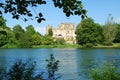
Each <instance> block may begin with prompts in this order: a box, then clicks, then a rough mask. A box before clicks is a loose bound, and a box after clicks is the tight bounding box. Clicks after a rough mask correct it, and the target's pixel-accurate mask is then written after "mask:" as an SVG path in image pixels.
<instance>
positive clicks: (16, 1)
mask: <svg viewBox="0 0 120 80" xmlns="http://www.w3.org/2000/svg"><path fill="white" fill-rule="evenodd" d="M52 1H53V4H54V6H55V7H58V8H62V9H63V12H64V13H65V14H66V16H67V17H69V16H70V15H81V17H82V19H83V18H84V17H86V12H87V11H86V10H85V9H83V5H82V2H81V1H79V0H52ZM46 3H47V0H5V1H4V0H3V1H1V2H0V8H1V9H0V16H2V14H3V13H10V14H12V18H13V19H19V18H21V16H22V17H23V18H24V19H23V20H24V21H27V20H28V19H29V17H30V18H31V19H32V20H33V19H34V18H35V19H37V22H38V23H41V21H44V20H45V18H44V17H43V14H42V12H39V14H38V15H37V14H36V15H33V13H32V10H33V11H34V12H36V11H35V9H34V8H35V7H39V6H40V5H44V4H46ZM31 8H32V9H31Z"/></svg>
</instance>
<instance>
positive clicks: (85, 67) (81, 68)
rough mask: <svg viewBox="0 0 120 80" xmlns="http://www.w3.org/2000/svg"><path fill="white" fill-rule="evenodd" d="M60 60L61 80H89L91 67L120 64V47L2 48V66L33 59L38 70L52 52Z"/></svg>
mask: <svg viewBox="0 0 120 80" xmlns="http://www.w3.org/2000/svg"><path fill="white" fill-rule="evenodd" d="M51 53H52V54H54V56H55V58H56V59H57V60H59V61H60V67H59V71H58V74H60V75H62V78H61V80H89V79H88V78H87V75H88V71H89V69H90V68H92V67H95V66H97V65H99V64H102V63H104V62H105V61H110V62H111V61H116V63H118V64H120V49H74V48H70V49H63V48H62V49H59V48H51V49H46V48H42V49H0V67H6V66H11V65H12V64H13V63H14V62H15V61H16V60H18V59H23V60H25V59H29V58H31V59H33V60H34V61H36V62H37V66H36V68H37V70H39V71H40V70H45V66H46V61H45V60H46V59H49V56H50V54H51Z"/></svg>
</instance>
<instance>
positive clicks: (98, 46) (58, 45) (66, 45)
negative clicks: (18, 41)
mask: <svg viewBox="0 0 120 80" xmlns="http://www.w3.org/2000/svg"><path fill="white" fill-rule="evenodd" d="M1 48H17V46H15V45H13V44H7V45H4V46H2V47H1ZM33 48H86V47H84V46H81V45H78V44H64V45H61V44H53V45H35V46H33ZM88 48H90V47H88ZM91 48H120V43H113V45H111V46H105V45H102V44H97V46H93V47H91Z"/></svg>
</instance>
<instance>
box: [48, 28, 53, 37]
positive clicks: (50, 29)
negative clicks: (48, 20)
mask: <svg viewBox="0 0 120 80" xmlns="http://www.w3.org/2000/svg"><path fill="white" fill-rule="evenodd" d="M48 35H49V36H53V31H52V28H49V30H48Z"/></svg>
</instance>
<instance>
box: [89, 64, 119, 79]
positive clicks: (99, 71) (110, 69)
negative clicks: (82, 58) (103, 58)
mask: <svg viewBox="0 0 120 80" xmlns="http://www.w3.org/2000/svg"><path fill="white" fill-rule="evenodd" d="M90 78H91V79H92V80H120V73H119V72H118V71H117V68H116V67H115V66H114V65H113V64H111V63H105V64H104V65H103V66H100V67H98V68H94V69H92V71H91V74H90Z"/></svg>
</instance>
